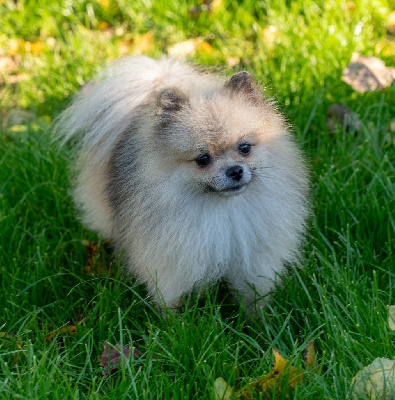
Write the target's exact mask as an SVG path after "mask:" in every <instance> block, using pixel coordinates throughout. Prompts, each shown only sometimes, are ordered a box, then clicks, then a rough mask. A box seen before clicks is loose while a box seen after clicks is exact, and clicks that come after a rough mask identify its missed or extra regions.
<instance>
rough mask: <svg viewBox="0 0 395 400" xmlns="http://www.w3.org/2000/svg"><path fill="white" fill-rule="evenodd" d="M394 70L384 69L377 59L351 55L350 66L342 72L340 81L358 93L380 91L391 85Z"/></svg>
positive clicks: (394, 74)
mask: <svg viewBox="0 0 395 400" xmlns="http://www.w3.org/2000/svg"><path fill="white" fill-rule="evenodd" d="M394 77H395V68H389V67H386V66H385V64H384V62H383V61H382V60H380V59H379V58H377V57H363V56H360V55H358V54H353V57H352V59H351V64H350V65H349V66H348V67H347V68H346V69H345V70H344V71H343V77H342V80H343V81H344V82H345V83H347V84H348V85H350V86H351V87H352V88H353V89H354V90H356V91H357V92H360V93H365V92H372V91H375V90H382V89H385V88H386V87H388V86H390V85H391V84H392V81H393V80H394Z"/></svg>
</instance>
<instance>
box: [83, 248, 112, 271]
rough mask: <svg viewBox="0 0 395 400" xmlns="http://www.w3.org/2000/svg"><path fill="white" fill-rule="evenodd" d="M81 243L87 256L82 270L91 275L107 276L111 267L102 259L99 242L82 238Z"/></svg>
mask: <svg viewBox="0 0 395 400" xmlns="http://www.w3.org/2000/svg"><path fill="white" fill-rule="evenodd" d="M82 244H83V245H84V246H85V249H86V251H87V253H88V258H87V260H86V263H85V267H84V269H83V270H82V272H83V273H84V274H86V275H91V276H108V275H111V273H112V272H111V268H107V265H106V264H105V263H104V261H103V249H102V248H101V247H99V243H97V242H94V241H92V240H82Z"/></svg>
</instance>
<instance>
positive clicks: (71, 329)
mask: <svg viewBox="0 0 395 400" xmlns="http://www.w3.org/2000/svg"><path fill="white" fill-rule="evenodd" d="M76 333H77V327H76V326H75V325H68V326H65V327H63V328H60V329H57V330H56V331H53V332H51V333H50V334H48V335H47V336H46V337H45V341H46V342H51V341H52V340H53V338H54V337H55V336H58V335H61V337H62V339H63V336H71V335H75V334H76Z"/></svg>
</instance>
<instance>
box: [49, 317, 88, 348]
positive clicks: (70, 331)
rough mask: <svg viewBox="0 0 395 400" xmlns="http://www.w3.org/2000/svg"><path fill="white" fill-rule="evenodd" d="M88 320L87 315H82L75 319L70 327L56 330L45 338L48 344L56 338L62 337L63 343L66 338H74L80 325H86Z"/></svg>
mask: <svg viewBox="0 0 395 400" xmlns="http://www.w3.org/2000/svg"><path fill="white" fill-rule="evenodd" d="M86 318H87V314H81V315H77V316H76V317H75V318H73V319H72V320H71V321H70V323H69V325H67V326H64V327H63V328H60V329H56V330H55V331H53V332H51V333H49V334H48V335H47V336H46V337H45V341H46V342H51V341H52V340H53V339H54V338H55V336H59V337H60V341H63V339H64V336H73V335H75V334H76V333H77V327H78V326H80V325H84V323H85V320H86Z"/></svg>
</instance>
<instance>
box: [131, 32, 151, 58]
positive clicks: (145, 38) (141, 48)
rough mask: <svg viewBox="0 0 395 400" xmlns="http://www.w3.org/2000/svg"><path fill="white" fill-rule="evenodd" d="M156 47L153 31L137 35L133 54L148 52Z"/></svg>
mask: <svg viewBox="0 0 395 400" xmlns="http://www.w3.org/2000/svg"><path fill="white" fill-rule="evenodd" d="M153 48H154V34H153V33H152V32H147V33H142V34H141V35H137V36H136V37H135V39H134V41H133V54H134V55H140V54H146V53H149V52H151V51H152V50H153Z"/></svg>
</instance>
